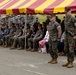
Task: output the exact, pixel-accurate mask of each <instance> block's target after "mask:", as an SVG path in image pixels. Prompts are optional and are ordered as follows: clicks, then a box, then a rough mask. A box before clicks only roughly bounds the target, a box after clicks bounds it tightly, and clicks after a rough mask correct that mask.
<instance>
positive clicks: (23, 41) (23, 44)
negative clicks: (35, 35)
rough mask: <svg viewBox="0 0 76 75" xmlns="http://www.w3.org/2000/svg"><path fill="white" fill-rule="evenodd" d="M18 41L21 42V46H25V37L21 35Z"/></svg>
mask: <svg viewBox="0 0 76 75" xmlns="http://www.w3.org/2000/svg"><path fill="white" fill-rule="evenodd" d="M18 43H19V46H20V47H24V46H25V37H19V38H18Z"/></svg>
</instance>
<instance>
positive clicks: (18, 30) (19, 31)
mask: <svg viewBox="0 0 76 75" xmlns="http://www.w3.org/2000/svg"><path fill="white" fill-rule="evenodd" d="M21 35H22V29H21V28H20V26H19V24H17V25H16V32H15V35H14V36H13V37H12V38H11V41H12V46H11V49H15V48H16V46H17V44H18V38H19V37H20V36H21Z"/></svg>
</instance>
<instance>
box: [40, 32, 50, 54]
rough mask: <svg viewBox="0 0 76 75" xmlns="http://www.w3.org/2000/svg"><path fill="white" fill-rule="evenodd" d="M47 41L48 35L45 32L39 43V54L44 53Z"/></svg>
mask: <svg viewBox="0 0 76 75" xmlns="http://www.w3.org/2000/svg"><path fill="white" fill-rule="evenodd" d="M48 40H49V33H48V31H46V35H45V37H44V39H43V40H41V41H39V52H42V53H46V42H48Z"/></svg>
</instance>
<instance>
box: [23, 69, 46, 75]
mask: <svg viewBox="0 0 76 75" xmlns="http://www.w3.org/2000/svg"><path fill="white" fill-rule="evenodd" d="M24 70H25V71H27V72H30V73H34V74H38V75H47V74H44V73H40V72H36V71H31V70H27V69H24Z"/></svg>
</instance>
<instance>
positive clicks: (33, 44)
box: [28, 38, 41, 49]
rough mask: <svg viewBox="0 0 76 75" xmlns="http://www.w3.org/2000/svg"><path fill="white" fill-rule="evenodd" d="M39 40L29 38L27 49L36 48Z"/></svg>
mask: <svg viewBox="0 0 76 75" xmlns="http://www.w3.org/2000/svg"><path fill="white" fill-rule="evenodd" d="M40 40H41V39H33V38H29V39H28V45H29V47H33V48H35V49H37V48H38V42H39V41H40Z"/></svg>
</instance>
